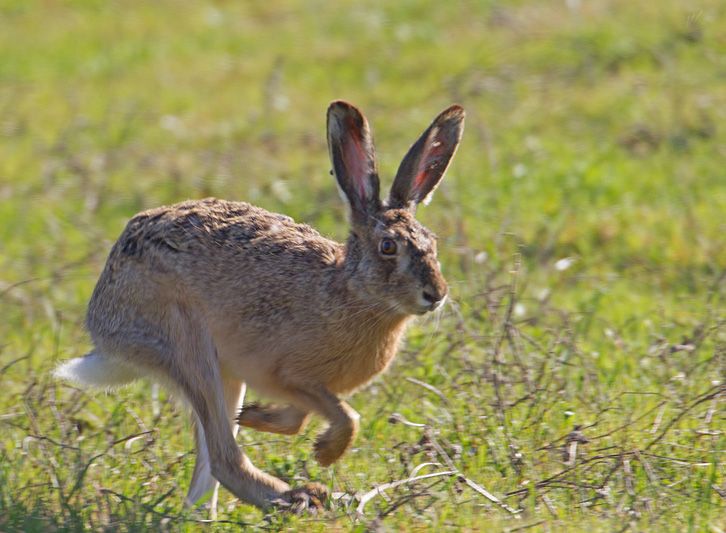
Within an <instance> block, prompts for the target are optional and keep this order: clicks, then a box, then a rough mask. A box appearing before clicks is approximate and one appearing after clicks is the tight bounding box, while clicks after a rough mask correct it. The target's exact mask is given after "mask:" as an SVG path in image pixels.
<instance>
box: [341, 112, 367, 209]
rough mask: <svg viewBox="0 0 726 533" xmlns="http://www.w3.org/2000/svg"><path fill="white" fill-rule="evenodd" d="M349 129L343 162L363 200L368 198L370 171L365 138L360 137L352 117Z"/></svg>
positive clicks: (349, 121) (344, 146)
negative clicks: (367, 185) (364, 146)
mask: <svg viewBox="0 0 726 533" xmlns="http://www.w3.org/2000/svg"><path fill="white" fill-rule="evenodd" d="M347 127H348V131H347V133H348V139H347V142H345V143H344V144H343V150H344V152H345V157H344V159H343V161H344V162H345V168H346V170H347V171H348V176H350V177H351V178H352V179H353V181H354V182H355V185H356V188H357V189H358V194H359V195H360V197H361V198H367V197H368V194H367V190H366V189H367V187H366V184H367V180H366V178H367V176H368V174H369V172H370V170H369V168H368V166H369V165H368V157H367V155H366V150H365V149H364V148H363V138H362V137H361V136H360V132H359V131H358V128H356V125H355V120H354V119H353V118H352V117H351V118H350V119H349V120H348V124H347Z"/></svg>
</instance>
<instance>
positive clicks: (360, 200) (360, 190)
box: [328, 100, 381, 223]
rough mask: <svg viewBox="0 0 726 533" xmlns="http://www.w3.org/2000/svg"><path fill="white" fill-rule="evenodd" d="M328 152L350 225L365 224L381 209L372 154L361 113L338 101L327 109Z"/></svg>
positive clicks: (373, 152)
mask: <svg viewBox="0 0 726 533" xmlns="http://www.w3.org/2000/svg"><path fill="white" fill-rule="evenodd" d="M328 150H329V151H330V161H331V162H332V163H333V172H335V178H336V179H337V180H338V185H339V186H340V189H341V190H342V191H343V194H344V195H345V198H346V199H347V200H348V203H349V205H350V212H351V218H352V221H353V222H354V223H365V222H366V220H367V219H368V216H369V215H371V214H374V213H376V212H377V211H378V210H379V209H380V207H381V201H380V198H379V188H380V185H379V180H378V171H377V170H376V154H375V149H374V147H373V139H372V137H371V131H370V128H369V127H368V121H366V119H365V117H364V116H363V114H362V113H361V112H360V111H359V110H358V109H357V108H355V107H354V106H352V105H351V104H349V103H347V102H343V101H341V100H338V101H335V102H333V103H332V104H330V107H329V108H328Z"/></svg>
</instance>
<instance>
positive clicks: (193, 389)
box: [171, 310, 290, 508]
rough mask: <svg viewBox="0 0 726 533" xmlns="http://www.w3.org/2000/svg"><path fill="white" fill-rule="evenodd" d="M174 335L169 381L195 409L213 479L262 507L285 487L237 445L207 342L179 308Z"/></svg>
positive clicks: (282, 495) (214, 356)
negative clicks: (176, 354) (176, 353)
mask: <svg viewBox="0 0 726 533" xmlns="http://www.w3.org/2000/svg"><path fill="white" fill-rule="evenodd" d="M180 311H181V312H180V313H179V319H180V320H179V321H180V323H179V324H178V325H177V326H178V327H176V328H174V329H175V333H176V334H177V338H176V340H177V342H178V348H179V349H180V352H179V357H178V358H177V359H175V360H174V361H173V364H172V368H171V377H172V378H173V380H174V381H175V382H176V384H177V386H178V387H179V388H180V389H181V390H182V392H183V393H184V395H185V396H186V398H187V400H188V401H189V403H190V405H191V406H192V409H193V410H194V413H195V415H196V416H197V419H198V420H199V424H200V427H201V429H202V430H203V432H204V442H205V443H206V447H207V451H208V453H209V465H210V472H211V474H212V476H213V477H214V478H215V479H217V480H218V481H219V482H220V483H221V484H222V485H224V486H225V487H226V488H227V489H228V490H229V491H231V492H232V493H233V494H234V495H235V496H237V497H238V498H240V499H242V500H244V501H246V502H248V503H252V504H253V505H256V506H258V507H262V508H266V507H270V506H271V505H273V503H274V502H275V501H276V500H279V499H284V498H285V493H286V492H287V491H288V490H289V489H290V487H289V486H288V485H287V483H285V482H283V481H282V480H279V479H277V478H275V477H273V476H270V475H268V474H265V473H264V472H262V471H260V470H258V469H257V468H255V467H254V466H253V465H252V463H251V462H250V460H249V459H248V458H247V456H245V455H244V453H242V451H241V450H240V449H239V447H238V446H237V442H236V441H235V438H234V434H233V433H232V429H231V426H230V424H231V419H232V416H233V415H229V416H228V414H227V406H226V405H225V399H224V393H223V383H222V377H221V375H220V368H219V364H218V362H217V354H216V350H215V348H214V344H213V343H212V339H211V338H210V336H209V335H208V333H207V332H206V331H205V329H204V327H203V326H201V324H199V323H198V322H197V321H195V320H193V319H192V318H191V317H190V316H188V315H187V316H185V310H180Z"/></svg>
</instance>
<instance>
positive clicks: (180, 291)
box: [56, 101, 464, 509]
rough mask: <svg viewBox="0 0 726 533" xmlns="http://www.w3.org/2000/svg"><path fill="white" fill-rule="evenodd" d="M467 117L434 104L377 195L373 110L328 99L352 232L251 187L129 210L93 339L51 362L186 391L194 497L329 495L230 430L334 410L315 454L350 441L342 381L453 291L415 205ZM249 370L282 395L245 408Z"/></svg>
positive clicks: (99, 294) (296, 499) (97, 379)
mask: <svg viewBox="0 0 726 533" xmlns="http://www.w3.org/2000/svg"><path fill="white" fill-rule="evenodd" d="M463 123H464V110H463V109H462V108H461V107H459V106H456V105H455V106H451V107H449V108H448V109H446V110H445V111H444V112H443V113H441V114H440V115H439V116H438V117H436V119H435V120H434V121H433V123H432V124H431V125H430V126H429V128H428V129H427V130H426V131H425V132H424V133H423V135H422V136H421V137H420V138H419V139H418V140H417V141H416V143H415V144H414V145H413V146H412V147H411V149H410V150H409V152H408V153H407V154H406V156H405V157H404V159H403V161H402V162H401V165H400V167H399V169H398V173H397V175H396V177H395V180H394V182H393V186H392V188H391V191H390V194H389V195H388V197H387V198H386V199H385V200H382V199H381V198H380V196H379V190H380V184H379V179H378V172H377V169H376V159H375V154H374V148H373V139H372V136H371V132H370V128H369V126H368V122H367V121H366V119H365V118H364V117H363V115H362V114H361V112H360V111H359V110H358V109H356V108H355V107H353V106H352V105H350V104H348V103H346V102H341V101H337V102H333V103H332V104H331V105H330V108H329V109H328V146H329V149H330V158H331V161H332V164H333V170H334V173H335V177H336V180H337V183H338V186H339V187H340V189H341V191H342V193H343V196H344V198H345V199H346V201H347V203H348V207H349V209H350V224H351V229H350V235H349V237H348V239H347V241H346V243H345V244H341V243H337V242H335V241H331V240H329V239H327V238H325V237H323V236H321V235H320V234H319V233H318V232H316V231H315V230H314V229H312V228H311V227H309V226H306V225H304V224H296V223H295V222H294V221H293V220H292V219H290V218H289V217H286V216H284V215H278V214H275V213H270V212H268V211H265V210H264V209H261V208H259V207H255V206H253V205H250V204H246V203H242V202H228V201H224V200H216V199H205V200H193V201H187V202H183V203H180V204H176V205H172V206H168V207H159V208H156V209H151V210H149V211H145V212H143V213H140V214H138V215H136V216H135V217H134V218H132V219H131V221H130V222H129V223H128V225H127V226H126V229H125V230H124V231H123V233H122V234H121V236H120V237H119V239H118V241H117V242H116V244H115V245H114V246H113V248H112V250H111V253H110V255H109V258H108V261H107V263H106V267H105V269H104V271H103V273H102V274H101V277H100V279H99V281H98V284H97V285H96V288H95V290H94V292H93V296H92V297H91V301H90V304H89V307H88V316H87V320H86V323H87V326H88V330H89V331H90V333H91V337H92V339H93V343H94V345H95V349H94V350H93V351H92V352H91V353H90V354H88V355H86V356H85V357H82V358H78V359H73V360H71V361H67V362H66V363H64V364H63V365H61V366H60V367H59V368H58V369H57V370H56V374H57V375H58V376H60V377H63V378H66V379H70V380H73V381H76V382H78V383H81V384H86V385H95V386H101V387H111V386H115V385H119V384H123V383H127V382H129V381H132V380H134V379H137V378H139V377H146V376H149V377H152V378H154V379H156V380H158V381H160V382H161V383H162V384H164V385H165V386H167V387H169V388H170V389H172V390H173V391H174V392H175V393H178V394H179V395H180V396H182V397H183V398H184V399H185V400H186V401H187V402H188V404H189V405H190V406H191V409H192V412H193V416H194V418H195V428H196V439H197V464H196V466H195V469H194V474H193V477H192V483H191V487H190V489H189V493H188V495H187V503H188V504H190V505H191V504H193V503H194V502H195V501H197V500H198V499H199V498H201V497H202V496H204V495H205V494H206V493H207V492H209V490H211V489H213V488H215V487H216V481H217V480H218V481H219V482H221V484H222V485H224V486H225V487H226V488H227V489H229V490H230V491H231V492H232V493H234V494H235V495H236V496H237V497H239V498H241V499H242V500H244V501H246V502H249V503H252V504H254V505H257V506H259V507H262V508H266V507H270V506H272V505H280V506H282V507H289V508H294V509H299V508H300V507H305V506H306V505H320V502H321V501H322V500H323V499H324V497H325V491H324V489H323V488H321V487H320V486H319V485H309V486H307V487H302V488H297V489H291V488H290V487H289V486H288V485H287V484H286V483H285V482H283V481H281V480H279V479H277V478H275V477H272V476H270V475H268V474H265V473H263V472H262V471H260V470H258V469H257V468H255V467H254V466H253V465H252V464H251V463H250V461H249V460H248V459H247V457H246V456H245V455H244V453H243V452H242V451H241V450H240V449H239V448H238V446H237V443H236V442H235V438H234V437H235V433H236V429H237V423H238V424H239V425H240V426H246V427H250V428H254V429H257V430H260V431H270V432H274V433H282V434H287V435H290V434H295V433H298V432H299V431H300V430H301V429H302V428H303V427H304V426H305V424H306V422H307V421H308V419H309V417H310V415H311V414H312V413H315V414H318V415H321V416H323V417H324V418H325V419H326V420H327V421H328V422H329V427H328V429H327V430H326V431H325V432H324V433H322V434H321V435H320V436H319V437H318V439H317V440H316V442H315V458H316V459H317V460H318V462H319V463H320V464H322V465H323V466H327V465H329V464H331V463H333V462H335V461H336V460H337V459H339V458H340V456H341V455H342V454H343V453H344V452H345V451H346V450H347V449H348V448H349V447H350V445H351V443H352V442H353V439H354V438H355V435H356V433H357V431H358V414H357V413H356V412H355V411H354V410H353V409H352V408H351V407H350V406H349V405H348V404H347V403H346V402H345V401H343V400H341V399H340V398H339V395H343V394H347V393H350V392H352V391H354V390H356V389H358V388H360V387H362V386H363V385H365V384H366V383H368V382H369V381H370V380H371V379H372V378H373V377H374V376H376V375H377V374H379V373H381V372H383V371H384V370H385V369H386V368H387V366H388V365H389V363H390V362H391V360H392V359H393V357H394V356H395V354H396V350H397V349H398V344H399V342H400V340H401V336H402V335H403V332H404V329H405V326H406V323H407V321H408V320H409V319H410V318H411V317H412V316H414V315H421V314H424V313H426V312H428V311H432V310H434V309H436V308H438V307H439V306H440V305H441V304H442V303H443V301H444V299H445V298H446V294H447V286H446V281H445V280H444V278H443V277H442V275H441V271H440V269H439V263H438V261H437V259H436V237H435V236H434V234H433V233H431V232H430V231H429V230H428V229H426V228H425V227H424V226H422V225H421V224H420V223H419V222H418V221H417V220H416V218H415V212H416V207H417V205H418V204H419V203H421V202H426V201H427V200H428V198H430V196H431V194H432V193H433V191H434V189H436V186H437V185H438V184H439V182H440V181H441V178H442V177H443V175H444V172H445V171H446V168H447V167H448V165H449V162H450V161H451V158H452V156H453V155H454V152H455V151H456V148H457V146H458V144H459V141H460V139H461V134H462V131H463ZM246 386H249V387H251V388H252V389H254V390H256V391H258V392H259V393H260V394H262V395H264V396H268V397H271V398H274V399H275V400H277V401H278V402H280V404H279V405H258V404H252V405H247V406H246V407H244V408H243V409H241V410H239V408H240V405H241V403H242V398H243V396H244V390H245V387H246ZM235 417H236V419H235Z"/></svg>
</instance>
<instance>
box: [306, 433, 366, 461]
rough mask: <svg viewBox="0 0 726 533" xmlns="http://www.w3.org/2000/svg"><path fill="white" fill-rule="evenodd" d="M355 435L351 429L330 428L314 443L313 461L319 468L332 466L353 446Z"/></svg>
mask: <svg viewBox="0 0 726 533" xmlns="http://www.w3.org/2000/svg"><path fill="white" fill-rule="evenodd" d="M355 433H356V432H355V430H354V429H353V428H348V427H345V426H344V427H336V426H330V427H329V428H328V429H327V430H326V431H325V432H324V433H322V434H321V435H320V436H319V437H318V438H317V440H316V441H315V445H314V450H315V460H316V461H317V462H318V463H319V464H320V466H330V465H331V464H333V463H334V462H335V461H337V460H338V459H340V456H341V455H343V454H344V453H345V452H346V450H347V449H348V448H350V446H351V444H353V439H354V438H355Z"/></svg>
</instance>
